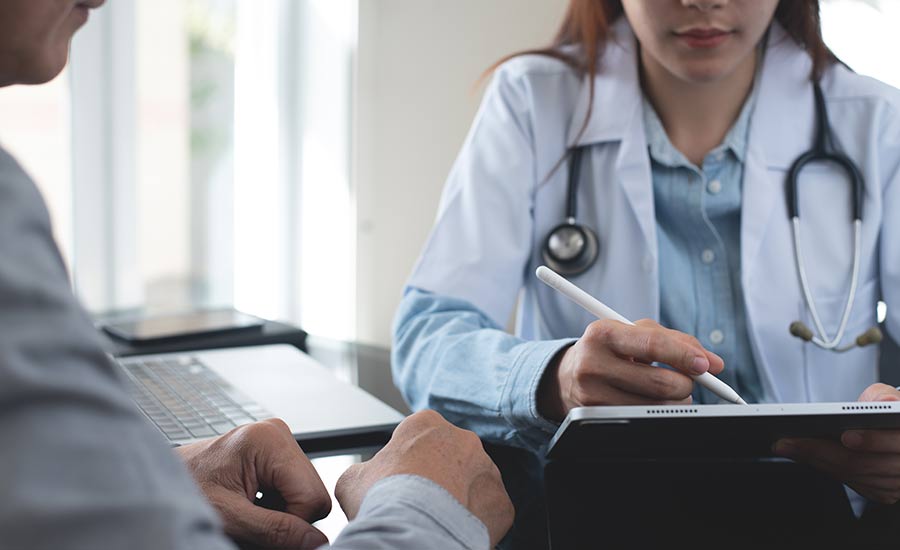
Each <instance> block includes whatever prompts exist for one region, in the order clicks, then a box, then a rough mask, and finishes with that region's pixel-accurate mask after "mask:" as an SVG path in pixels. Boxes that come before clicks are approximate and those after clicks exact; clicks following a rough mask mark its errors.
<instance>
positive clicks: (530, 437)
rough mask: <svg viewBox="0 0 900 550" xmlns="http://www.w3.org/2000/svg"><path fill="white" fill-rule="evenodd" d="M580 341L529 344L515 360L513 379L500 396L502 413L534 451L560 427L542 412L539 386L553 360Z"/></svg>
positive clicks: (568, 339)
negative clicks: (539, 400) (539, 405)
mask: <svg viewBox="0 0 900 550" xmlns="http://www.w3.org/2000/svg"><path fill="white" fill-rule="evenodd" d="M574 342H576V339H574V338H566V339H562V340H544V341H535V342H526V343H524V344H522V345H521V348H522V350H521V352H520V353H519V354H518V355H517V356H516V357H515V359H514V360H513V364H512V368H511V369H510V372H509V377H508V378H507V380H506V385H505V386H504V388H503V393H502V395H501V396H500V412H501V414H503V416H504V417H505V418H506V420H507V421H508V422H509V423H510V424H511V425H512V426H513V427H514V428H515V429H516V431H517V432H519V434H520V435H521V436H522V437H523V438H524V439H525V440H526V441H527V442H528V443H529V444H531V445H532V446H533V447H534V448H540V447H542V446H543V445H545V444H546V443H547V439H548V437H547V436H548V435H550V436H552V435H553V434H554V433H556V430H557V428H559V424H558V423H557V422H552V421H550V420H548V419H546V418H544V417H543V416H542V415H541V413H540V412H538V395H537V393H538V386H539V385H540V383H541V378H543V376H544V372H546V370H547V367H548V366H549V365H550V361H552V360H553V358H554V357H555V356H556V354H557V353H559V352H560V350H562V349H563V348H565V347H567V346H570V345H572V344H573V343H574Z"/></svg>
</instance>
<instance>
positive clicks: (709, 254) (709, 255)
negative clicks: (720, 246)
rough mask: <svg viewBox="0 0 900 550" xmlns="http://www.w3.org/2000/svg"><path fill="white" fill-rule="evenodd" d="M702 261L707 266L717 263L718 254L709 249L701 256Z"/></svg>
mask: <svg viewBox="0 0 900 550" xmlns="http://www.w3.org/2000/svg"><path fill="white" fill-rule="evenodd" d="M700 259H701V260H702V261H703V263H705V264H711V263H713V262H714V261H716V253H715V252H713V251H712V250H711V249H709V248H707V249H706V250H704V251H703V252H702V253H701V254H700Z"/></svg>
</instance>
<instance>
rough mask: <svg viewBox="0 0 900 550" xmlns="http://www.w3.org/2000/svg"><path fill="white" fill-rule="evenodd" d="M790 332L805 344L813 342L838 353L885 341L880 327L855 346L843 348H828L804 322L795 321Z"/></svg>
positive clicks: (858, 339)
mask: <svg viewBox="0 0 900 550" xmlns="http://www.w3.org/2000/svg"><path fill="white" fill-rule="evenodd" d="M790 330H791V334H792V335H793V336H796V337H797V338H799V339H801V340H803V341H804V342H812V343H813V344H815V345H817V346H819V347H821V348H824V349H830V350H834V351H836V352H838V353H842V352H845V351H849V350H851V349H853V348H857V347H859V348H862V347H865V346H871V345H872V344H879V343H881V341H882V340H884V334H883V333H882V332H881V329H879V328H878V327H872V328H870V329H869V330H867V331H865V332H864V333H862V334H860V335H859V336H857V337H856V340H855V341H854V343H853V344H850V345H848V346H844V347H842V348H837V347H826V346H825V345H823V344H822V342H821V341H820V340H816V339H814V338H813V331H811V330H810V329H809V327H808V326H806V325H805V324H803V322H801V321H794V322H793V323H791V328H790Z"/></svg>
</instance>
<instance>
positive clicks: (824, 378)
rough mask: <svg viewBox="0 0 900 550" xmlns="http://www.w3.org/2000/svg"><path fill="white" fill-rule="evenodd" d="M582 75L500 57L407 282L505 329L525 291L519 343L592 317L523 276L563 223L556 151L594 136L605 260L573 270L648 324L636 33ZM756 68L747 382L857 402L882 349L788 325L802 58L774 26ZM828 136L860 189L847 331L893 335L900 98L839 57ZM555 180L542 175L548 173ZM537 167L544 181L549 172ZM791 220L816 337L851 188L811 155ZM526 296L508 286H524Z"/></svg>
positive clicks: (899, 297) (829, 87)
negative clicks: (751, 370) (883, 307)
mask: <svg viewBox="0 0 900 550" xmlns="http://www.w3.org/2000/svg"><path fill="white" fill-rule="evenodd" d="M613 36H614V39H613V40H612V41H611V42H610V43H609V45H608V47H607V50H606V53H605V55H604V57H603V59H602V62H601V69H600V73H599V74H598V75H597V77H596V82H595V85H596V92H595V100H594V109H593V112H592V114H591V116H590V119H589V121H588V123H587V126H586V127H585V131H584V132H583V133H582V134H581V135H580V136H579V132H580V130H581V129H582V125H583V122H584V120H585V114H586V112H587V106H588V94H589V92H588V90H589V88H588V83H587V82H586V81H584V80H583V79H579V78H578V77H577V76H576V75H575V73H574V72H573V71H572V70H571V69H569V68H568V67H566V66H565V65H563V64H562V63H560V62H558V61H556V60H552V59H548V58H544V57H541V56H526V57H521V58H517V59H514V60H513V61H511V62H508V63H506V64H505V65H504V66H503V67H502V68H501V69H500V70H499V71H498V74H497V75H496V77H495V79H494V82H493V83H492V85H491V87H490V89H489V90H488V92H487V94H486V97H485V100H484V103H483V105H482V108H481V110H480V112H479V114H478V117H477V118H476V121H475V123H474V125H473V128H472V131H471V133H470V135H469V137H468V139H467V141H466V144H465V145H464V147H463V150H462V152H461V154H460V156H459V158H458V160H457V162H456V164H455V166H454V168H453V171H452V173H451V175H450V178H449V180H448V183H447V186H446V188H445V191H444V194H443V197H442V200H441V207H440V211H439V214H438V218H437V221H436V224H435V227H434V229H433V231H432V234H431V236H430V238H429V240H428V242H427V244H426V246H425V248H424V250H423V253H422V256H421V258H420V260H419V262H418V264H417V266H416V268H415V270H414V272H413V274H412V276H411V278H410V280H409V285H410V286H414V287H418V288H422V289H425V290H428V291H431V292H435V293H438V294H442V295H447V296H452V297H456V298H461V299H465V300H467V301H469V302H471V303H472V304H474V305H476V306H477V307H478V308H479V309H481V310H482V311H483V312H484V313H485V314H486V315H488V316H489V317H490V318H491V319H493V320H494V322H496V323H497V324H498V325H500V326H504V325H505V324H506V323H507V320H508V319H509V318H510V315H511V313H512V312H513V308H514V307H515V304H516V303H517V301H518V300H519V298H520V297H521V301H520V302H518V303H520V309H519V311H518V321H517V332H518V334H520V335H521V336H522V337H524V338H528V339H553V338H562V337H577V336H580V335H581V333H582V331H583V330H584V328H585V327H586V326H587V325H588V324H589V323H590V322H591V321H592V318H591V317H590V316H589V315H588V314H586V313H584V312H583V311H581V310H580V309H579V308H578V307H577V306H574V305H573V304H571V303H570V302H568V301H567V300H566V299H565V298H563V297H561V296H560V295H559V294H557V293H555V292H554V291H553V290H551V289H549V288H547V287H545V286H543V285H542V284H540V283H539V281H537V279H536V278H535V277H534V275H533V274H534V269H535V268H536V267H537V266H538V265H540V264H541V263H543V262H542V259H541V248H542V246H543V241H544V239H545V238H546V236H547V234H548V233H549V231H550V230H551V229H552V228H553V227H554V226H555V225H557V224H559V223H561V222H563V221H564V220H563V218H564V212H565V206H564V201H565V194H566V170H565V167H564V166H563V168H562V169H559V170H556V171H555V172H553V168H554V166H556V165H557V163H558V161H559V160H560V159H561V158H562V157H563V155H564V153H565V150H566V148H567V147H568V146H570V145H572V144H575V143H578V144H579V145H586V144H590V145H592V147H591V148H590V149H589V152H588V153H587V154H586V155H585V156H586V157H587V159H586V160H585V162H586V164H585V165H584V167H583V168H582V180H581V185H580V189H579V197H578V200H579V202H578V204H579V222H580V223H584V224H586V225H588V226H590V227H592V228H593V229H595V231H596V232H597V234H598V236H599V241H600V257H599V259H598V261H597V263H596V264H595V265H594V266H593V267H592V268H591V269H590V270H589V271H588V272H586V273H584V274H582V275H580V276H578V277H576V278H574V279H573V281H574V282H575V283H576V284H578V285H580V286H582V287H583V288H585V290H587V291H588V292H590V293H591V294H593V295H594V296H597V297H598V298H600V299H601V300H603V301H605V302H607V303H608V304H609V305H610V306H611V307H613V308H614V309H616V310H618V311H619V312H621V313H622V314H623V315H625V316H626V317H629V318H631V319H641V318H656V319H658V318H659V286H660V285H659V278H660V276H661V275H660V273H659V272H658V265H659V262H658V257H657V237H656V219H655V213H654V200H653V186H652V182H651V168H650V160H649V155H648V152H647V143H646V140H645V134H644V128H643V119H642V116H641V89H640V84H639V81H638V61H637V58H636V51H637V50H636V42H635V38H634V36H633V34H632V32H631V29H630V27H629V26H628V23H627V22H626V21H625V19H624V18H622V20H621V21H619V22H618V23H616V24H615V26H614V27H613ZM768 40H769V45H768V48H767V49H766V55H765V60H764V64H763V67H762V71H761V73H760V74H759V78H760V80H759V82H758V83H757V86H758V94H759V95H758V99H757V101H758V103H757V105H756V108H755V111H754V116H753V119H752V121H751V125H750V135H749V144H748V151H747V156H746V163H745V168H744V180H743V182H744V183H743V205H742V221H741V247H742V250H741V264H742V271H743V272H742V274H741V281H742V285H743V292H744V297H745V301H746V308H747V315H748V327H749V328H748V330H749V333H750V341H751V344H752V347H753V353H754V356H755V359H756V364H757V367H758V369H759V371H760V379H761V381H762V383H763V387H764V390H765V393H766V394H767V395H768V396H769V398H770V399H772V400H775V401H780V402H807V401H853V400H856V399H857V398H858V396H859V394H860V393H861V392H862V391H863V389H865V388H866V387H867V386H868V385H869V384H871V383H873V382H875V381H876V378H877V354H878V350H877V346H870V347H868V348H864V349H858V350H854V351H851V352H848V353H845V354H835V353H831V352H827V351H823V350H820V349H819V348H817V347H814V346H813V345H812V344H806V343H803V342H801V341H800V340H798V339H796V338H794V337H793V336H791V335H790V334H789V333H788V326H789V325H790V323H791V322H792V321H794V320H797V319H801V320H803V321H805V322H807V324H808V325H809V326H812V323H811V320H810V317H809V315H808V313H807V309H806V307H805V303H804V300H803V297H802V292H801V289H800V284H799V280H798V275H797V270H796V264H795V259H794V249H793V244H792V237H791V227H790V223H789V220H788V215H787V210H786V202H785V185H784V184H785V174H786V171H787V169H788V167H789V166H790V165H791V164H792V162H793V161H794V159H795V158H797V157H798V156H799V155H800V154H801V153H802V152H804V151H806V150H808V149H810V148H811V146H812V141H813V133H814V120H815V116H814V107H813V105H814V103H813V93H812V86H811V84H810V82H809V79H808V75H809V73H810V68H811V61H810V58H809V57H808V56H807V54H806V53H805V52H804V51H803V50H802V49H801V48H800V47H799V46H798V45H797V44H796V43H794V42H793V41H792V40H791V39H790V38H789V37H788V36H787V34H786V33H785V31H784V30H783V29H782V28H781V27H780V26H779V25H778V24H777V23H775V24H773V28H772V29H771V32H770V33H769V36H768ZM822 88H823V91H824V93H825V98H826V102H827V107H828V115H829V117H830V121H831V125H832V127H833V130H834V134H835V136H836V138H837V141H838V142H839V143H840V145H841V146H842V147H843V149H844V151H845V152H846V153H847V154H848V155H849V156H850V158H852V159H854V161H855V162H856V163H857V164H858V166H859V168H860V170H861V172H862V174H863V176H864V178H865V182H866V187H865V198H864V212H863V235H862V266H861V272H860V284H859V289H858V291H857V297H856V303H855V306H854V308H853V311H852V313H851V316H850V321H849V323H848V328H847V336H845V341H849V340H850V339H852V338H855V337H856V336H857V335H858V334H859V333H861V332H862V331H864V330H865V329H867V328H869V327H871V326H873V325H875V324H876V304H877V301H878V300H879V298H882V299H883V300H884V301H885V302H887V304H888V319H887V328H888V330H889V332H890V333H891V334H893V335H894V336H900V187H898V186H900V182H897V180H898V179H900V115H898V111H900V92H898V91H897V90H895V89H893V88H890V87H889V86H886V85H884V84H882V83H879V82H877V81H875V80H873V79H870V78H866V77H862V76H859V75H856V74H854V73H852V72H851V71H849V70H847V69H846V68H844V67H842V66H835V67H833V68H831V69H829V70H828V71H827V72H826V74H825V76H824V78H823V81H822ZM551 172H552V175H549V174H551ZM548 175H549V177H548ZM800 197H801V199H800V215H801V222H802V238H803V243H804V253H805V256H806V263H807V270H808V273H809V277H810V286H811V288H812V292H813V295H814V296H815V298H816V300H817V304H818V309H819V314H820V316H821V317H822V320H823V323H824V324H825V326H826V330H829V331H831V332H832V333H833V331H834V330H836V328H837V324H838V321H839V317H840V315H841V312H842V309H843V305H844V300H845V297H846V293H847V288H848V285H849V279H850V268H851V264H852V257H851V250H852V241H851V230H852V225H851V215H850V186H849V184H848V183H847V182H846V180H845V179H844V177H843V176H842V175H841V172H839V171H837V170H834V169H832V168H831V167H829V166H812V167H809V168H807V169H806V170H805V171H804V175H803V177H802V178H801V191H800ZM520 292H521V294H520Z"/></svg>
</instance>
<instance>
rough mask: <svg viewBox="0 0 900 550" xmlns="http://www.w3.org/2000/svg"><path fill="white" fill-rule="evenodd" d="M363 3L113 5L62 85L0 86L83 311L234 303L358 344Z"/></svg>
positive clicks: (80, 38) (3, 135)
mask: <svg viewBox="0 0 900 550" xmlns="http://www.w3.org/2000/svg"><path fill="white" fill-rule="evenodd" d="M355 8H356V3H355V2H353V1H351V0H120V1H117V2H109V3H107V4H106V6H104V7H103V8H102V9H100V10H97V11H95V12H94V13H93V14H92V16H91V21H90V22H89V23H88V24H87V25H86V26H85V28H84V29H82V31H81V32H80V33H79V34H78V35H77V36H76V38H75V40H74V42H73V47H72V56H71V63H70V66H69V68H68V69H67V71H66V72H65V73H64V74H63V75H61V76H60V77H59V78H57V79H56V80H55V81H54V82H53V83H51V84H49V85H47V86H41V87H37V88H33V87H32V88H27V89H25V88H22V89H17V88H11V89H7V90H4V91H3V92H2V95H0V116H3V119H4V125H3V127H2V129H0V140H2V141H3V142H4V143H5V144H7V145H8V147H9V148H10V149H11V151H12V152H13V153H14V154H15V155H16V156H17V157H19V158H20V159H22V160H23V162H24V163H25V165H26V168H27V169H29V171H30V172H31V173H32V175H33V176H34V178H35V179H36V180H37V181H38V183H39V185H40V186H41V188H42V190H43V192H44V195H45V197H46V199H47V201H48V203H49V205H50V209H51V213H52V217H53V219H54V223H55V227H56V232H57V238H58V240H59V242H60V244H61V247H62V248H63V250H64V254H65V256H66V257H67V259H68V261H69V262H70V265H71V268H72V272H73V278H74V282H75V287H76V291H77V293H78V294H79V296H80V297H81V299H82V301H83V302H84V303H85V304H86V305H87V306H88V307H89V309H91V310H94V311H107V310H112V309H131V308H143V309H144V310H146V311H148V312H158V311H171V310H179V309H185V308H190V307H198V306H214V305H232V304H233V305H235V306H237V307H238V308H240V309H243V310H245V311H248V312H250V313H255V314H258V315H262V316H265V317H269V318H279V319H285V320H290V321H293V322H295V323H298V324H300V325H301V326H303V327H304V328H306V329H307V330H309V331H311V332H314V333H316V334H320V335H325V336H331V337H336V338H342V339H349V338H352V336H353V333H354V330H355V321H354V316H353V303H354V295H353V292H354V289H355V277H354V275H353V259H354V251H353V246H352V245H353V240H352V229H353V225H352V219H351V206H352V205H351V199H350V158H351V155H350V144H351V138H350V129H351V120H352V117H351V114H352V113H351V100H352V93H351V89H352V74H353V72H352V69H353V60H354V56H355V46H356V11H355ZM70 105H71V108H70V107H69V106H70ZM48 158H52V159H54V161H53V162H52V163H51V162H47V161H46V159H48ZM326 288H327V289H328V291H327V292H326V291H324V290H323V289H326Z"/></svg>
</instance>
